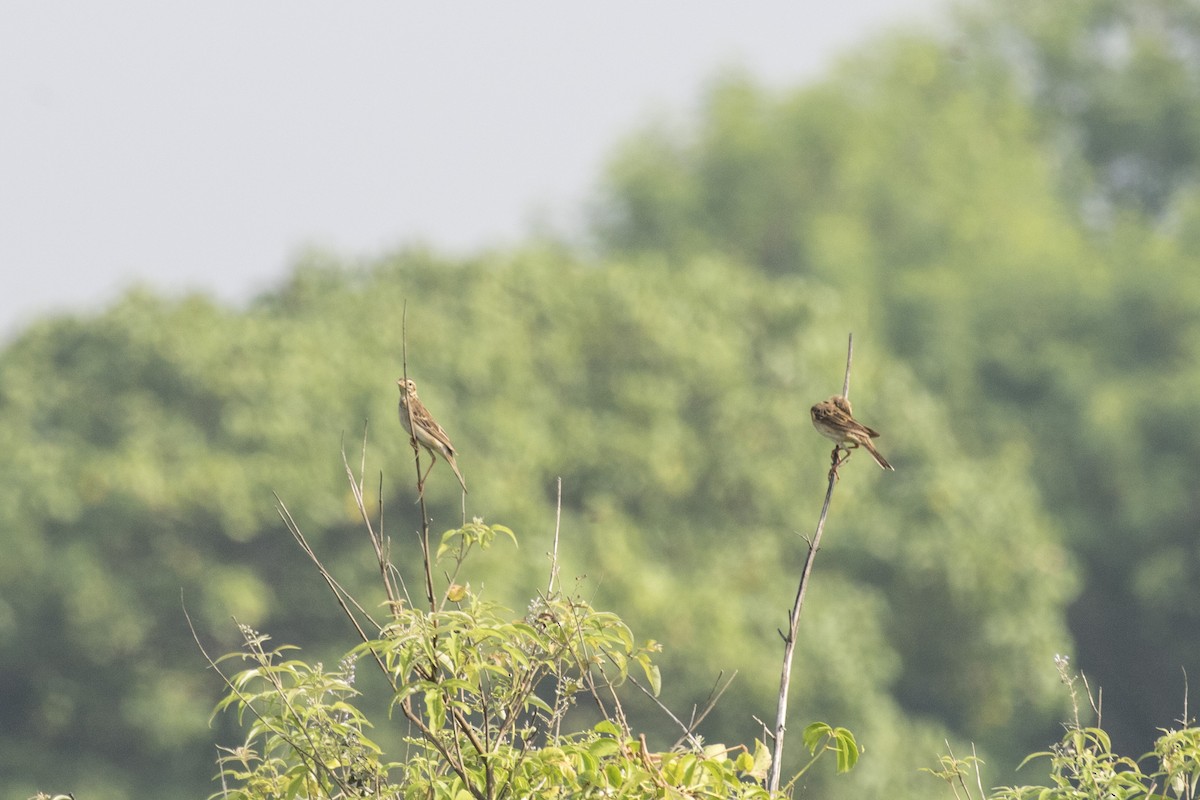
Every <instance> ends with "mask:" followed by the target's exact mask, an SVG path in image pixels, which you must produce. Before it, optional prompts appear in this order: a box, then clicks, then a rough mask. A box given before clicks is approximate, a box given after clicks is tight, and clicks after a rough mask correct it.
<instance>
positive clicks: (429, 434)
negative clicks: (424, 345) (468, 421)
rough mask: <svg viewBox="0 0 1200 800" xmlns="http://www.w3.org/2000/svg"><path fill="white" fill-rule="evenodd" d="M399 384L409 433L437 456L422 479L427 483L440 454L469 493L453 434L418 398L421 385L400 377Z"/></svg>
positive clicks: (404, 417)
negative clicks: (444, 427) (455, 449)
mask: <svg viewBox="0 0 1200 800" xmlns="http://www.w3.org/2000/svg"><path fill="white" fill-rule="evenodd" d="M396 385H397V386H399V387H400V424H402V425H403V426H404V430H406V431H408V435H409V436H411V437H412V438H414V439H416V441H417V442H418V443H419V444H420V445H421V446H422V447H424V448H425V449H426V450H427V451H429V457H430V458H431V459H433V460H432V461H430V462H429V469H427V470H425V475H424V476H423V477H422V478H421V485H422V486H424V485H425V478H428V477H429V473H430V471H432V470H433V465H434V464H436V463H437V457H438V456H441V457H442V458H444V459H446V461H447V463H449V464H450V469H452V470H454V476H455V477H456V478H458V482H459V484H460V485H461V486H462V490H463V494H466V492H467V482H466V481H464V480H463V476H462V473H461V472H459V471H458V463H457V462H455V460H454V456H455V452H454V445H452V444H450V437H449V436H448V435H447V434H446V431H445V430H443V429H442V426H441V425H438V424H437V420H435V419H434V418H433V415H432V414H430V413H429V409H427V408H426V407H425V404H424V403H422V402H421V398H419V397H417V385H416V384H415V383H413V382H412V381H411V380H405V379H404V378H400V379H398V380H397V381H396ZM410 415H411V420H410Z"/></svg>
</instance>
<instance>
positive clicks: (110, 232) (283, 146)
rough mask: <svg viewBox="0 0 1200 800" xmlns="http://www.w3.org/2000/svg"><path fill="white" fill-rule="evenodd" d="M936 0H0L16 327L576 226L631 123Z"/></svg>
mask: <svg viewBox="0 0 1200 800" xmlns="http://www.w3.org/2000/svg"><path fill="white" fill-rule="evenodd" d="M938 7H940V3H939V0H841V2H833V3H815V2H800V1H798V0H777V1H772V2H765V1H764V2H753V0H751V1H749V2H740V3H733V2H713V1H712V0H670V1H668V2H646V1H645V0H606V2H599V3H586V4H585V3H583V2H566V1H565V0H537V1H536V2H526V1H524V0H520V1H518V2H510V3H499V2H482V0H477V1H476V2H467V1H464V2H457V3H440V4H439V3H422V4H418V3H406V2H402V0H390V2H373V1H367V0H359V1H357V2H351V3H332V2H330V3H315V2H304V1H303V0H301V1H297V0H292V2H278V1H277V0H276V1H271V0H263V1H262V2H245V1H244V0H243V1H242V2H226V0H205V2H203V3H165V2H159V1H158V0H155V2H150V1H149V0H147V1H146V2H130V1H129V0H113V1H110V2H104V3H93V2H80V1H78V0H77V1H75V2H70V1H68V0H63V1H61V2H60V1H58V0H5V2H4V3H3V5H2V6H0V108H2V109H3V111H2V115H0V337H6V336H8V335H11V334H12V333H14V332H15V331H16V330H18V329H19V327H20V326H21V325H22V324H24V323H27V322H28V321H30V320H31V319H33V318H34V317H35V316H36V315H38V314H42V313H46V312H48V311H56V310H65V309H80V310H91V309H96V308H99V307H100V305H101V304H103V303H107V302H110V301H111V300H113V299H114V298H115V297H116V296H117V295H118V294H119V292H121V291H122V290H124V289H125V288H127V287H128V286H130V285H131V284H134V283H138V282H144V283H148V284H150V285H152V286H154V287H156V288H158V289H159V290H161V291H165V292H179V291H183V290H185V289H193V288H199V289H204V290H207V291H210V292H212V293H214V294H217V295H218V296H220V297H223V298H227V299H241V298H245V297H248V296H250V295H252V294H254V293H256V292H258V291H262V290H264V289H266V288H269V287H270V286H272V285H273V284H274V283H275V282H277V281H278V280H280V278H281V277H282V276H283V275H284V274H285V273H286V270H287V268H288V265H289V262H290V260H291V259H292V258H293V256H294V255H295V254H296V253H297V252H298V251H299V250H301V249H302V248H304V247H307V246H318V247H322V248H326V249H330V250H333V251H335V252H337V253H339V254H341V255H347V256H371V255H373V254H377V253H380V252H382V251H384V250H387V249H390V248H393V247H395V246H397V245H399V244H402V243H404V242H407V241H413V240H422V241H425V242H427V243H429V244H431V245H433V246H435V247H438V248H441V249H444V250H449V251H453V252H465V251H469V250H471V249H474V248H478V247H483V246H487V245H493V244H500V245H502V244H505V243H511V242H514V241H516V240H518V239H520V238H521V236H522V235H523V233H524V232H525V231H526V230H527V229H528V227H529V224H530V221H531V220H532V219H535V218H538V217H547V218H549V219H551V220H555V221H560V222H562V221H567V222H570V221H571V220H572V219H573V215H575V214H576V213H577V211H578V209H579V207H580V205H581V203H582V201H583V199H584V198H585V197H587V196H588V194H589V193H590V192H591V191H592V189H593V187H594V185H595V181H596V179H597V178H598V176H599V173H600V169H601V167H602V165H603V163H604V160H605V158H606V157H607V155H608V154H609V153H610V152H611V150H612V147H613V145H614V144H615V143H616V142H617V141H618V140H619V138H620V137H621V136H622V135H624V134H626V133H628V132H630V131H632V130H634V129H635V128H636V127H637V126H638V125H639V123H640V122H642V121H644V120H646V119H647V118H648V117H649V116H650V115H652V114H655V113H669V114H673V115H678V116H684V117H685V115H686V113H687V112H688V110H689V108H691V107H692V105H693V104H694V101H695V100H696V98H697V97H698V96H699V93H700V91H701V88H702V87H703V85H704V83H705V81H706V80H708V79H710V78H711V77H712V76H713V75H714V74H716V72H717V71H718V70H719V69H720V68H722V67H727V66H740V67H742V68H744V69H746V70H747V71H748V72H749V73H750V74H752V75H754V76H756V77H757V78H759V79H760V80H764V81H767V82H769V83H771V84H773V85H779V86H786V85H792V84H796V83H800V82H802V81H804V80H806V79H811V78H813V77H815V76H817V75H819V74H820V72H821V70H822V69H824V68H825V67H826V66H827V65H828V64H829V63H830V61H831V59H832V58H833V57H834V56H835V55H836V54H837V53H838V52H839V51H841V50H844V49H846V48H847V47H850V46H852V45H854V44H855V43H857V42H861V41H862V40H864V39H865V38H867V37H869V36H870V35H873V34H875V33H878V32H880V31H881V30H883V29H885V28H887V27H889V26H892V25H896V24H900V25H905V24H908V23H914V24H915V23H917V22H920V21H928V20H931V19H935V18H936V11H935V10H936V9H937V8H938Z"/></svg>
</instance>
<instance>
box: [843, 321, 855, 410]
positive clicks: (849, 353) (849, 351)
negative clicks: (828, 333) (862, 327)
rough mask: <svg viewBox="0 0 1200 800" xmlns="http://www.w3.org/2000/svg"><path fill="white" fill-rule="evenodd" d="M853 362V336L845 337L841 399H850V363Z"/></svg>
mask: <svg viewBox="0 0 1200 800" xmlns="http://www.w3.org/2000/svg"><path fill="white" fill-rule="evenodd" d="M853 360H854V334H853V333H851V334H849V336H847V343H846V377H845V378H844V379H842V397H845V398H847V399H849V397H850V362H852V361H853Z"/></svg>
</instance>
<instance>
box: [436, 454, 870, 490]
mask: <svg viewBox="0 0 1200 800" xmlns="http://www.w3.org/2000/svg"><path fill="white" fill-rule="evenodd" d="M446 461H448V462H450V469H452V470H454V477H456V478H458V483H459V485H460V486H462V487H463V494H466V493H467V482H466V481H464V480H463V476H462V473H461V472H459V471H458V464H455V463H454V458H453V456H451V457H448V458H446ZM888 469H891V467H888Z"/></svg>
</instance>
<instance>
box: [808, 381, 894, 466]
mask: <svg viewBox="0 0 1200 800" xmlns="http://www.w3.org/2000/svg"><path fill="white" fill-rule="evenodd" d="M812 423H813V427H814V428H816V429H817V432H818V433H820V434H821V435H822V436H824V437H825V438H826V439H832V440H833V441H834V442H836V443H837V446H838V447H841V448H843V449H845V450H847V451H849V450H851V449H853V448H856V447H860V446H861V447H865V448H867V452H868V453H870V454H871V458H873V459H875V463H876V464H878V465H879V466H881V467H883V468H884V469H890V470H892V471H893V472H894V471H895V467H893V466H892V465H891V464H889V463H888V462H887V459H886V458H884V457H883V456H882V455H880V453H879V451H878V450H876V449H875V445H873V444H871V440H872V439H875V438H877V437H878V436H879V431H877V430H875V429H874V428H868V427H867V426H866V425H863V424H862V423H861V422H859V421H858V420H856V419H855V418H854V412H853V411H852V410H851V408H850V400H849V398H846V397H842V396H841V395H840V394H835V395H834V396H833V397H831V398H829V399H828V400H825V401H822V402H820V403H817V404H816V405H815V406H813V407H812Z"/></svg>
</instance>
